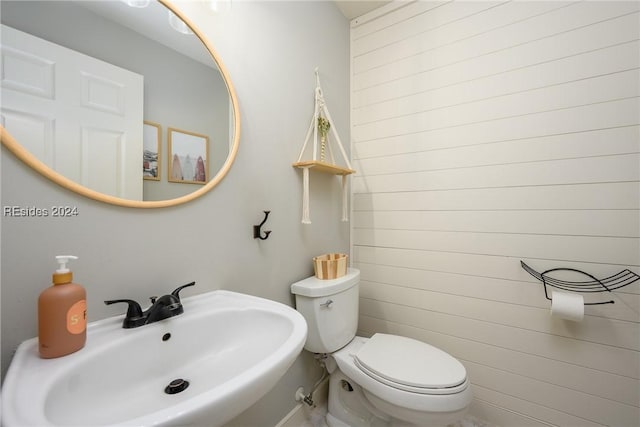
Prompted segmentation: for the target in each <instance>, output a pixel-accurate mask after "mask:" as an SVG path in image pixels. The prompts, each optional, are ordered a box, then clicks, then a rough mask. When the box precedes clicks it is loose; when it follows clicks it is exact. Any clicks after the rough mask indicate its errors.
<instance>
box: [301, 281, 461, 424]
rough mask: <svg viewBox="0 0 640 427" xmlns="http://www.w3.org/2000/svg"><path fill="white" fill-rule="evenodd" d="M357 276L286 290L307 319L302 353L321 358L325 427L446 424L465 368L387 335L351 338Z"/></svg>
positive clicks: (457, 411) (456, 410)
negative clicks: (324, 370) (324, 374)
mask: <svg viewBox="0 0 640 427" xmlns="http://www.w3.org/2000/svg"><path fill="white" fill-rule="evenodd" d="M359 278H360V272H359V271H358V270H357V269H349V270H348V273H347V275H345V276H343V277H341V278H338V279H334V280H319V279H316V278H315V277H310V278H307V279H304V280H302V281H300V282H297V283H294V284H293V285H291V291H292V292H293V293H294V294H295V295H296V308H297V309H298V311H300V312H301V313H302V315H303V316H304V317H305V319H306V320H307V326H308V329H309V330H308V335H307V337H308V338H307V343H306V344H305V349H307V350H308V351H311V352H314V353H324V354H327V358H326V360H325V364H326V367H327V370H328V371H329V374H330V379H329V408H328V414H327V424H329V426H330V427H345V426H346V427H409V426H421V427H427V426H434V427H435V426H446V425H448V424H451V423H454V422H456V421H458V420H460V419H462V418H463V417H464V414H465V413H466V411H467V408H468V407H469V405H470V403H471V399H472V392H471V386H470V382H469V379H468V377H467V373H466V369H465V368H464V366H463V365H462V363H460V362H459V361H458V360H457V359H455V358H454V357H453V356H451V355H449V354H448V353H446V352H444V351H442V350H440V349H438V348H436V347H433V346H431V345H429V344H426V343H424V342H422V341H418V340H415V339H412V338H407V337H402V336H398V335H391V334H380V333H377V334H374V335H373V336H372V337H371V338H366V337H359V336H356V334H355V331H356V327H357V313H358V284H359Z"/></svg>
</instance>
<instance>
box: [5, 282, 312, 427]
mask: <svg viewBox="0 0 640 427" xmlns="http://www.w3.org/2000/svg"><path fill="white" fill-rule="evenodd" d="M183 306H184V313H183V314H181V315H179V316H176V317H171V318H169V319H165V320H162V321H160V322H157V323H153V324H150V325H146V326H141V327H139V328H135V329H123V328H122V316H117V317H112V318H109V319H105V320H101V321H98V322H94V323H91V324H90V325H89V327H88V331H87V344H86V346H85V347H84V348H83V349H82V350H80V351H78V352H76V353H73V354H70V355H68V356H64V357H61V358H57V359H41V358H40V357H39V356H38V341H37V338H34V339H31V340H28V341H25V342H24V343H22V344H21V345H20V346H19V347H18V350H17V352H16V354H15V356H14V358H13V360H12V363H11V366H10V368H9V371H8V373H7V376H6V378H5V382H4V385H3V388H2V425H3V426H4V427H17V426H20V427H26V426H38V427H41V426H83V427H87V426H102V425H117V426H178V425H179V426H188V425H193V426H210V427H215V426H220V425H222V424H224V423H225V422H227V421H229V420H231V419H232V418H234V417H235V416H237V415H238V414H240V413H241V412H243V411H244V410H246V409H247V408H249V407H250V406H251V405H252V404H253V403H255V402H256V401H257V400H258V399H260V398H261V397H262V396H263V395H264V394H265V393H266V392H267V391H269V390H270V389H271V388H272V387H273V386H274V385H275V384H276V382H277V381H278V380H279V379H280V378H281V377H282V375H284V373H285V372H286V371H287V369H288V368H289V367H290V366H291V364H292V363H293V361H294V360H295V359H296V357H297V356H298V354H299V353H300V351H301V350H302V347H303V345H304V342H305V339H306V334H307V325H306V323H305V320H304V318H303V317H302V316H301V315H300V314H299V313H298V312H297V311H295V310H294V309H292V308H291V307H288V306H285V305H283V304H280V303H277V302H274V301H270V300H266V299H262V298H257V297H252V296H249V295H244V294H239V293H234V292H229V291H213V292H209V293H206V294H201V295H196V296H193V297H189V298H184V299H183ZM175 380H179V381H176V382H174V383H173V385H172V387H171V388H172V390H171V391H176V390H178V389H181V388H183V387H184V385H185V384H184V383H180V381H184V382H188V384H189V385H188V387H186V388H185V389H184V390H183V391H180V392H177V393H175V394H167V393H166V392H165V388H167V386H169V384H170V383H172V381H175Z"/></svg>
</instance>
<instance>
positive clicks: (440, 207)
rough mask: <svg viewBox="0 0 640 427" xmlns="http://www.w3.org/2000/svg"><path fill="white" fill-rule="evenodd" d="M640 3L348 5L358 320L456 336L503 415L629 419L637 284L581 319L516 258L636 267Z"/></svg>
mask: <svg viewBox="0 0 640 427" xmlns="http://www.w3.org/2000/svg"><path fill="white" fill-rule="evenodd" d="M639 10H640V2H637V1H632V2H609V1H606V2H595V1H585V2H558V1H549V2H543V1H540V2H517V1H516V2H484V1H472V2H426V1H420V2H411V3H407V2H399V3H394V4H391V5H389V6H387V7H385V8H383V9H379V10H378V11H375V12H374V13H372V14H369V15H366V16H365V17H363V18H358V19H356V20H354V21H353V22H352V31H351V36H352V42H351V55H352V89H351V104H352V138H353V147H352V155H353V158H354V168H355V169H357V171H358V173H357V174H356V175H355V176H354V179H353V192H354V196H353V197H354V200H353V210H354V212H353V222H352V225H353V230H352V234H353V235H352V245H353V248H352V257H353V261H354V266H356V267H358V268H360V269H361V272H362V283H361V301H360V304H361V307H360V324H359V333H360V334H363V335H370V334H372V333H374V332H391V333H397V334H402V335H407V336H411V337H414V338H418V339H421V340H424V341H426V342H429V343H431V344H434V345H436V346H439V347H441V348H443V349H444V350H446V351H448V352H449V353H451V354H452V355H454V356H455V357H457V358H458V359H460V360H461V361H462V362H463V363H464V364H465V366H466V367H467V370H468V372H469V375H470V377H471V380H472V383H473V387H474V394H475V399H474V403H473V406H472V411H473V412H474V414H475V415H476V416H479V417H480V418H484V419H486V420H487V421H490V422H493V423H495V424H497V425H502V426H504V427H510V426H546V425H557V426H581V427H582V426H615V427H622V426H639V425H640V409H639V407H640V381H639V379H640V315H639V314H638V311H640V285H638V284H637V283H636V284H635V285H632V286H628V287H626V288H624V289H622V290H620V291H619V292H617V293H616V296H615V300H616V304H614V305H605V306H591V307H587V308H586V316H585V319H584V321H583V322H581V323H573V322H567V321H563V320H560V319H556V318H552V317H550V315H549V302H548V301H547V300H546V299H545V298H544V293H543V290H542V286H541V285H540V284H539V282H536V281H535V279H533V278H532V277H531V276H529V275H528V274H527V273H526V272H525V271H523V270H522V269H521V268H520V260H521V259H522V260H525V261H526V262H527V263H528V264H529V265H531V266H532V267H534V268H535V269H537V270H539V271H540V270H546V269H550V268H554V267H573V268H578V269H582V270H585V271H588V272H590V273H591V274H594V275H596V276H600V277H604V276H607V275H610V274H613V273H616V272H618V271H619V270H621V269H623V268H630V269H631V270H633V271H635V272H640V98H639V95H640V15H639ZM604 297H606V296H604Z"/></svg>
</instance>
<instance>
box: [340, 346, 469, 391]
mask: <svg viewBox="0 0 640 427" xmlns="http://www.w3.org/2000/svg"><path fill="white" fill-rule="evenodd" d="M353 362H354V364H355V365H356V366H357V367H358V368H359V369H360V370H361V371H362V372H364V373H365V374H367V375H368V376H370V377H372V378H373V379H375V380H376V381H379V382H381V383H383V384H386V385H388V386H390V387H394V388H397V389H400V390H404V391H408V392H411V393H418V394H431V395H442V394H445V395H446V394H456V393H459V392H461V391H462V390H464V389H465V388H466V387H467V373H466V370H465V368H464V366H463V365H462V363H460V362H459V361H458V360H457V359H455V358H454V357H453V356H451V355H449V354H448V353H446V352H444V351H442V350H440V349H438V348H436V347H433V346H431V345H429V344H426V343H424V342H422V341H418V340H414V339H411V338H407V337H402V336H397V335H388V334H375V335H374V336H372V337H371V338H370V339H369V340H367V341H366V343H364V345H362V346H361V347H360V348H359V349H358V351H357V352H356V353H355V354H353Z"/></svg>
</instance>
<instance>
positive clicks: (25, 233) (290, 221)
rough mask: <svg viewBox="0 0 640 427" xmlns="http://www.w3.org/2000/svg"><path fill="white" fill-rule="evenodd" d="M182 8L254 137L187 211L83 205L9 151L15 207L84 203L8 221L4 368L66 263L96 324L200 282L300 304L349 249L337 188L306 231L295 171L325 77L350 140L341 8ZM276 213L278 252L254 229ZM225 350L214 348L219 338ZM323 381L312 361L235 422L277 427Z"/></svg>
mask: <svg viewBox="0 0 640 427" xmlns="http://www.w3.org/2000/svg"><path fill="white" fill-rule="evenodd" d="M179 7H180V8H181V9H183V10H184V11H185V12H186V14H187V15H188V16H189V17H190V18H191V19H193V21H194V22H195V23H196V25H198V26H199V27H200V28H201V29H202V30H203V31H204V33H206V35H207V36H208V37H209V38H210V39H211V40H212V42H213V45H214V46H215V48H216V49H217V51H218V53H219V54H220V57H221V58H222V60H223V61H224V63H225V65H226V66H227V68H228V70H229V73H230V75H231V78H232V81H233V84H234V85H235V88H236V91H237V94H238V99H239V103H240V113H241V120H242V135H241V140H240V149H239V152H238V156H237V159H236V161H235V163H234V165H233V167H232V168H231V171H230V172H229V175H228V176H227V177H226V178H225V179H224V180H223V181H222V182H221V183H220V185H219V186H218V187H216V188H215V189H214V190H212V192H210V193H208V194H207V195H205V196H203V197H202V198H200V199H198V200H196V201H194V202H192V203H189V204H187V205H183V206H177V207H173V208H167V209H159V210H141V209H128V208H121V207H116V206H110V205H106V204H102V203H98V202H94V201H91V200H88V199H85V198H82V197H79V196H77V195H75V194H73V193H71V192H69V191H67V190H64V189H62V188H60V187H59V186H57V185H56V184H53V183H51V182H49V181H47V180H46V179H45V178H43V177H42V176H40V175H39V174H37V173H36V172H33V171H32V170H30V169H28V168H27V167H26V166H25V165H24V164H22V163H21V162H20V161H19V160H17V159H16V158H15V157H14V156H13V155H12V154H11V153H9V152H8V151H7V150H5V149H4V148H3V149H2V188H1V190H2V205H3V206H13V205H16V206H22V207H28V206H36V207H40V208H50V207H51V206H54V205H55V206H58V205H67V206H77V207H78V212H79V215H78V216H77V217H74V218H52V217H48V218H33V217H32V218H16V217H2V239H1V240H2V241H1V244H2V313H1V315H2V367H3V372H4V371H5V370H6V368H7V366H8V363H9V361H10V358H11V354H12V351H13V350H14V348H15V347H16V346H17V345H18V344H19V343H20V342H21V341H22V340H24V339H27V338H30V337H33V336H35V335H36V301H37V298H38V295H39V293H40V292H41V291H42V290H43V289H44V288H46V287H47V286H49V284H50V281H51V273H52V272H53V270H54V268H55V265H54V264H55V263H54V259H53V257H54V256H55V255H56V254H62V253H64V254H67V253H69V254H75V255H78V256H79V257H80V259H79V260H78V261H77V262H75V264H74V265H73V266H72V269H73V271H74V279H75V280H76V281H77V282H78V283H81V284H83V285H85V287H86V288H87V292H88V316H89V320H97V319H101V318H105V317H108V316H112V315H114V314H117V313H123V312H124V310H123V309H124V307H115V306H109V307H107V306H105V305H104V304H103V302H102V301H103V300H106V299H112V298H124V297H127V298H133V299H136V300H138V301H141V302H144V301H148V298H149V296H151V295H158V294H160V293H162V292H168V291H171V290H172V289H173V288H174V287H175V286H176V285H180V284H184V283H187V282H188V281H191V280H195V281H196V282H197V285H196V286H197V287H196V288H191V289H188V290H186V291H185V296H187V295H193V294H197V293H201V292H205V291H209V290H214V289H229V290H233V291H239V292H245V293H249V294H252V295H258V296H262V297H266V298H270V299H273V300H276V301H280V302H282V303H285V304H288V305H293V298H292V297H291V295H290V292H289V285H290V284H291V283H293V282H295V281H297V280H300V279H302V278H304V277H307V276H309V275H311V274H313V270H312V265H311V258H312V257H313V256H316V255H319V254H322V253H327V252H335V251H342V252H344V251H347V250H348V248H349V224H348V223H343V222H341V221H340V218H341V191H340V189H341V187H340V181H339V179H338V178H336V177H331V176H316V175H313V176H312V177H311V209H312V212H311V215H312V221H313V223H312V224H311V225H307V226H305V225H302V224H301V223H300V214H301V194H302V177H301V174H300V172H299V171H298V170H296V169H294V168H292V167H291V163H292V162H294V161H296V159H297V156H298V153H299V150H300V148H301V146H302V143H303V142H304V141H303V140H304V136H305V134H306V131H307V126H308V125H309V120H310V118H311V115H312V113H313V96H314V88H315V76H314V74H313V73H314V69H315V67H316V66H318V67H319V68H320V73H321V78H322V83H323V88H324V92H325V98H326V100H327V103H328V105H329V108H330V110H331V114H332V117H333V119H334V121H335V125H336V127H337V129H338V131H339V132H340V134H341V135H342V137H343V138H344V139H345V140H348V139H349V123H348V117H349V116H348V114H349V105H348V93H349V77H348V76H349V71H348V69H349V25H348V22H347V20H346V19H345V18H344V17H343V16H342V15H341V14H340V12H339V11H338V9H337V8H336V7H335V5H334V4H333V3H331V2H302V3H300V2H277V1H274V2H234V3H233V8H232V10H231V11H230V12H228V13H226V14H225V15H223V16H219V17H216V16H214V15H210V14H208V13H207V12H206V11H204V10H203V9H201V7H202V4H201V3H200V2H184V3H180V4H179ZM263 210H271V211H272V212H271V215H270V217H269V221H268V222H267V224H266V229H269V230H272V231H273V232H272V234H271V236H270V237H269V239H268V240H266V241H259V240H254V239H253V236H252V231H253V230H252V226H253V225H254V224H258V223H259V222H260V221H261V220H262V218H263V213H262V211H263ZM212 339H215V337H212ZM319 375H320V371H319V370H318V369H317V368H316V367H315V365H314V362H313V360H312V358H311V357H310V356H309V355H306V354H303V355H302V356H301V357H300V358H299V359H298V361H297V362H296V363H295V364H294V366H293V367H292V368H291V369H290V371H289V373H288V374H287V376H286V377H285V378H283V380H282V381H281V382H280V383H279V385H278V386H277V387H276V389H274V391H273V392H271V393H269V394H268V395H267V396H265V398H263V399H262V400H260V401H259V402H258V403H257V404H256V405H255V406H254V408H253V409H252V410H250V411H248V412H247V413H245V414H244V415H243V416H242V417H241V418H239V421H237V423H236V425H243V426H251V425H255V426H260V427H262V426H264V425H275V424H276V423H277V422H278V421H279V420H280V419H281V418H282V417H283V416H284V415H285V414H286V413H287V412H289V410H290V409H291V408H293V407H294V406H295V404H296V402H295V401H294V393H295V390H296V389H297V387H299V386H304V387H306V388H307V389H309V388H310V387H311V386H312V385H313V383H314V382H315V381H316V380H317V378H318V376H319Z"/></svg>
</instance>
